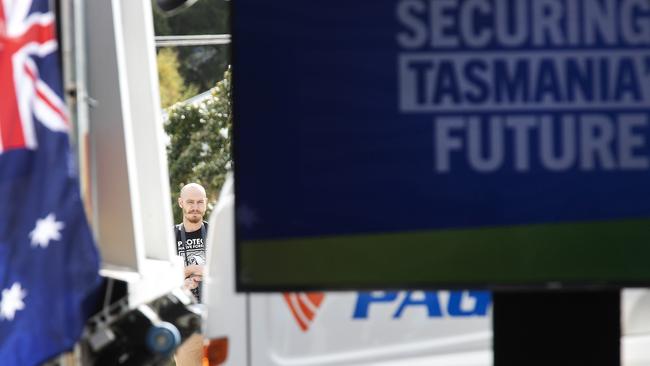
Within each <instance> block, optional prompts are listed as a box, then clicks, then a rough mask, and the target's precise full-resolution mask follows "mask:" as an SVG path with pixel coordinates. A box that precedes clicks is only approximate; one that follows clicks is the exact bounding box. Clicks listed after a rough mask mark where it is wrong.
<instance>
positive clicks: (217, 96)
mask: <svg viewBox="0 0 650 366" xmlns="http://www.w3.org/2000/svg"><path fill="white" fill-rule="evenodd" d="M230 75H231V71H230V69H228V70H226V72H225V73H224V78H223V80H221V81H219V82H218V83H217V85H216V86H215V87H214V88H212V89H211V90H210V93H209V96H208V97H207V98H206V99H204V100H202V101H201V102H196V103H191V104H190V103H184V102H181V103H177V104H175V105H173V106H172V107H170V108H169V109H168V110H167V112H168V120H167V121H166V123H165V131H166V132H167V134H168V135H169V138H170V142H169V144H168V145H167V158H168V162H169V175H170V187H171V191H172V198H171V199H172V207H173V208H174V220H175V222H180V221H181V220H182V216H181V211H180V208H179V207H178V204H177V203H176V198H177V197H178V192H179V191H180V189H181V187H183V185H185V184H187V183H191V182H196V183H199V184H201V185H202V186H204V187H205V189H206V191H207V194H208V213H207V214H209V211H210V210H211V209H212V208H213V207H214V204H215V203H216V200H217V197H218V195H219V191H220V190H221V186H222V185H223V183H224V181H225V177H226V173H227V172H228V171H229V170H230V169H231V168H232V164H233V162H232V154H231V144H232V143H231V136H232V107H231V106H232V103H231V94H230V93H231V82H230V80H231V77H230ZM207 214H206V216H207Z"/></svg>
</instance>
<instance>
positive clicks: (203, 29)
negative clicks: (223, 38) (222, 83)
mask: <svg viewBox="0 0 650 366" xmlns="http://www.w3.org/2000/svg"><path fill="white" fill-rule="evenodd" d="M152 6H153V7H154V30H155V34H156V35H157V36H168V35H197V34H228V33H230V23H229V21H230V2H229V1H225V0H199V1H197V2H196V3H195V4H194V5H192V6H190V7H189V8H187V9H183V10H182V11H180V12H178V13H175V14H174V15H172V16H166V15H165V14H164V13H163V12H161V11H160V10H159V9H158V7H157V6H156V5H155V2H152ZM229 58H230V48H229V47H228V46H227V45H217V46H215V45H211V46H193V47H179V48H178V60H179V64H180V68H179V72H180V73H181V75H182V76H183V79H184V80H185V81H186V82H187V83H191V84H193V85H196V86H197V87H198V90H207V89H209V88H211V87H212V86H214V85H215V83H216V82H217V81H218V80H219V79H220V77H221V75H223V73H224V71H225V70H226V69H227V67H228V65H229V63H230V62H229Z"/></svg>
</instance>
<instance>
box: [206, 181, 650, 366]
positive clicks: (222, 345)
mask: <svg viewBox="0 0 650 366" xmlns="http://www.w3.org/2000/svg"><path fill="white" fill-rule="evenodd" d="M210 227H211V228H219V229H218V230H211V232H210V233H209V234H208V270H207V273H206V276H205V280H204V288H203V291H204V294H205V295H204V299H205V302H206V303H205V308H206V309H205V310H206V311H205V314H204V322H203V332H204V334H205V336H206V338H207V339H208V342H207V346H206V352H207V354H208V356H209V357H208V358H209V360H210V361H209V365H227V366H230V365H237V366H244V365H246V366H343V365H347V366H349V365H355V366H370V365H373V366H407V365H408V366H425V365H426V366H431V365H435V366H452V365H453V366H490V365H492V329H491V321H492V320H491V316H490V315H491V297H490V293H489V292H486V291H472V290H467V291H376V292H320V293H317V292H312V293H284V294H238V293H236V292H235V285H234V284H235V278H234V273H235V271H234V270H235V268H234V263H233V259H234V246H235V244H234V243H235V242H234V194H233V181H232V179H231V178H229V179H228V181H227V182H226V184H225V186H224V188H223V190H222V192H221V196H220V198H219V202H218V203H217V207H216V208H215V210H214V212H213V214H212V216H211V217H210ZM622 298H623V306H622V319H621V321H622V324H623V337H622V343H621V347H622V348H621V353H622V355H623V362H622V365H623V366H648V365H650V291H647V290H625V291H624V292H623V296H622Z"/></svg>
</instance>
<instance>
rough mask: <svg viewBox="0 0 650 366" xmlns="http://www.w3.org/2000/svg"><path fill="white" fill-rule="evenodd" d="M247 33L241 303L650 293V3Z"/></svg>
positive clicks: (249, 10) (237, 37)
mask: <svg viewBox="0 0 650 366" xmlns="http://www.w3.org/2000/svg"><path fill="white" fill-rule="evenodd" d="M232 22H233V24H232V29H233V41H234V45H233V72H234V89H233V93H234V94H233V95H234V116H235V142H234V146H235V177H236V199H237V203H236V206H237V207H236V214H237V235H236V236H237V253H238V257H237V259H238V262H237V266H238V267H237V268H238V285H239V288H240V289H248V290H256V289H273V288H286V287H293V288H296V287H304V288H312V287H313V288H346V287H382V286H416V285H438V286H452V287H453V286H461V285H466V284H473V285H479V286H492V285H522V284H545V283H548V282H561V283H566V284H568V285H582V284H587V285H593V284H594V283H597V284H617V283H625V284H627V285H634V284H648V283H650V281H649V280H650V266H648V265H647V263H646V262H647V261H645V260H643V259H644V258H650V245H649V244H647V243H650V241H649V239H650V230H648V224H650V194H648V190H649V188H648V187H650V170H649V168H650V138H649V136H648V135H649V132H650V124H649V118H650V48H649V46H650V2H647V1H640V0H573V1H565V0H543V1H542V0H390V1H389V0H373V1H370V0H367V1H331V2H326V3H314V2H305V1H298V0H283V1H270V2H259V1H251V0H238V1H236V2H234V3H233V18H232Z"/></svg>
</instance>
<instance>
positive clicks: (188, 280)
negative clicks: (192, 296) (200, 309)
mask: <svg viewBox="0 0 650 366" xmlns="http://www.w3.org/2000/svg"><path fill="white" fill-rule="evenodd" d="M202 280H203V266H199V265H196V264H193V265H189V266H187V267H185V282H184V285H185V287H186V288H188V289H190V290H192V289H195V288H197V287H199V285H200V284H201V281H202Z"/></svg>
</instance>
